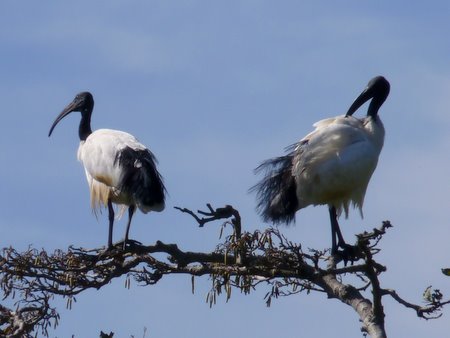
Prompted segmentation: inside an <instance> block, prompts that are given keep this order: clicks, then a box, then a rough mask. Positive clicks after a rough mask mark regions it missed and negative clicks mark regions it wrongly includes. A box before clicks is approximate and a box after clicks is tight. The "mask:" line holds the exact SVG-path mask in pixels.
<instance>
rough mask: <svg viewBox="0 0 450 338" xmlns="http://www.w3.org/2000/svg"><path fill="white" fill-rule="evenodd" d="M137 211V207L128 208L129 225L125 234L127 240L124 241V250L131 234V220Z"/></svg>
mask: <svg viewBox="0 0 450 338" xmlns="http://www.w3.org/2000/svg"><path fill="white" fill-rule="evenodd" d="M135 210H136V206H135V205H130V207H129V208H128V224H127V231H126V232H125V239H124V241H123V248H124V249H125V247H126V245H127V242H128V235H129V233H130V225H131V218H132V217H133V214H134V211H135Z"/></svg>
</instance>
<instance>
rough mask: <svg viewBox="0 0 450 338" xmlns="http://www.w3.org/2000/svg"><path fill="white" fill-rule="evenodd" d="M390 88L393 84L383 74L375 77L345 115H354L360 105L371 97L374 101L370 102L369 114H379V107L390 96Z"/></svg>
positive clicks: (373, 115)
mask: <svg viewBox="0 0 450 338" xmlns="http://www.w3.org/2000/svg"><path fill="white" fill-rule="evenodd" d="M390 88H391V86H390V84H389V82H388V81H387V80H386V79H385V78H384V77H383V76H376V77H374V78H373V79H372V80H370V81H369V83H368V84H367V87H366V88H365V89H364V90H363V92H362V93H361V94H360V95H359V96H358V97H357V98H356V100H355V101H354V102H353V104H352V105H351V106H350V108H349V109H348V111H347V114H345V116H351V115H353V113H354V112H355V111H357V110H358V109H359V107H361V106H362V105H363V104H364V103H366V102H367V101H369V100H370V99H373V100H372V102H370V105H369V109H368V110H367V115H368V116H372V117H375V116H376V115H377V114H378V109H380V107H381V105H382V104H383V102H384V101H385V100H386V98H387V97H388V95H389V90H390Z"/></svg>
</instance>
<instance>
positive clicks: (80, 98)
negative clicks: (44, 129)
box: [48, 92, 94, 140]
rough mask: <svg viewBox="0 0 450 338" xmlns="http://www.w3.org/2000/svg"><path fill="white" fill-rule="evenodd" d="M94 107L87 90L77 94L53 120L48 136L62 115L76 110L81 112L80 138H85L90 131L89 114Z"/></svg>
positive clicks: (92, 99)
mask: <svg viewBox="0 0 450 338" xmlns="http://www.w3.org/2000/svg"><path fill="white" fill-rule="evenodd" d="M93 109H94V98H93V97H92V94H91V93H89V92H82V93H79V94H77V96H75V98H74V99H73V101H72V102H71V103H69V104H68V105H67V106H66V108H64V109H63V111H62V112H61V113H60V114H59V115H58V116H57V117H56V119H55V122H53V124H52V126H51V128H50V131H49V132H48V136H49V137H50V135H51V134H52V132H53V129H54V128H55V127H56V125H57V124H58V123H59V121H61V120H62V119H63V118H64V117H66V116H67V115H69V114H70V113H71V112H74V111H78V112H81V122H80V128H79V134H80V139H81V140H85V139H86V137H87V136H89V134H91V133H92V131H91V114H92V110H93Z"/></svg>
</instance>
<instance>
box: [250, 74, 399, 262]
mask: <svg viewBox="0 0 450 338" xmlns="http://www.w3.org/2000/svg"><path fill="white" fill-rule="evenodd" d="M389 90H390V85H389V82H388V81H387V80H386V79H385V78H384V77H382V76H377V77H375V78H373V79H372V80H370V82H369V83H368V85H367V87H366V88H365V89H364V91H363V92H362V93H361V94H360V95H359V96H358V97H357V98H356V100H355V101H354V102H353V104H352V105H351V106H350V108H349V110H348V111H347V114H345V116H337V117H332V118H328V119H324V120H321V121H319V122H316V123H315V124H314V127H315V128H316V129H315V130H314V131H313V132H311V133H309V134H308V135H306V136H305V137H304V138H302V139H301V140H300V141H299V142H298V143H296V144H294V145H293V146H291V147H288V148H287V149H288V153H287V155H285V156H281V157H277V158H273V159H269V160H267V161H265V162H263V163H262V164H261V165H260V166H259V167H258V168H256V169H255V172H256V173H259V172H263V173H264V177H263V179H262V180H261V181H260V182H259V183H258V184H256V185H255V186H254V187H253V188H251V191H255V192H256V197H257V203H258V204H257V209H258V211H259V212H260V214H261V215H262V218H263V219H264V221H271V222H273V223H275V224H278V223H285V224H289V223H291V222H293V221H294V218H295V213H296V212H297V211H298V210H300V209H302V208H305V207H307V206H309V205H328V208H329V214H330V220H331V231H332V253H337V252H338V251H337V250H338V247H341V248H343V249H344V250H345V249H348V247H349V246H348V245H347V244H346V243H345V241H344V238H343V237H342V234H341V231H340V228H339V224H338V220H337V218H338V217H339V216H340V215H341V213H342V211H344V212H345V216H346V217H348V209H349V206H350V205H353V207H357V208H359V210H360V213H361V217H362V216H363V214H362V206H363V202H364V195H365V193H366V189H367V185H368V183H369V180H370V177H371V176H372V173H373V172H374V170H375V168H376V166H377V162H378V156H379V155H380V152H381V149H382V147H383V142H384V127H383V123H382V122H381V120H380V117H379V116H378V110H379V108H380V107H381V105H382V104H383V102H384V101H385V100H386V98H387V96H388V95H389ZM370 99H372V100H371V102H370V104H369V107H368V111H367V116H366V117H364V118H361V119H358V118H355V117H353V116H352V115H353V113H355V112H356V110H357V109H358V108H359V107H361V106H362V105H363V104H364V103H365V102H367V101H369V100H370ZM336 244H337V245H336Z"/></svg>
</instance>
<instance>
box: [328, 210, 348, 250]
mask: <svg viewBox="0 0 450 338" xmlns="http://www.w3.org/2000/svg"><path fill="white" fill-rule="evenodd" d="M329 211H330V221H331V252H332V253H333V254H335V253H336V252H337V249H338V247H341V248H344V247H346V243H345V241H344V237H343V236H342V232H341V229H340V228H339V223H338V221H337V213H336V208H335V207H334V206H333V207H330V209H329Z"/></svg>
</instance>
